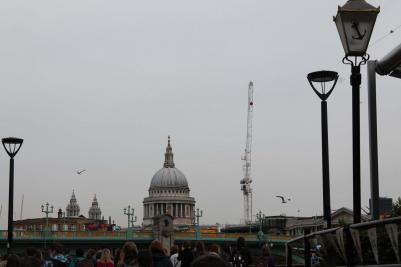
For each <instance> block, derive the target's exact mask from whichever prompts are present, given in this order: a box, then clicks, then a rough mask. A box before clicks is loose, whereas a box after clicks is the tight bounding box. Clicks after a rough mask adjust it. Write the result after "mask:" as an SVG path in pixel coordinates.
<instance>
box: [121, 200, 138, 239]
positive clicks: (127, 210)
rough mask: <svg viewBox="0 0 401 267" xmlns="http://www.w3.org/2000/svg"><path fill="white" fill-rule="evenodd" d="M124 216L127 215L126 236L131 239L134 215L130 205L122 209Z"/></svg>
mask: <svg viewBox="0 0 401 267" xmlns="http://www.w3.org/2000/svg"><path fill="white" fill-rule="evenodd" d="M124 214H125V215H127V217H128V228H127V236H128V237H129V238H132V237H133V234H132V226H133V224H134V220H133V218H134V214H135V209H134V208H131V205H128V208H124ZM135 221H136V217H135Z"/></svg>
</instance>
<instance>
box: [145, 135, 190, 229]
mask: <svg viewBox="0 0 401 267" xmlns="http://www.w3.org/2000/svg"><path fill="white" fill-rule="evenodd" d="M173 157H174V154H173V149H172V147H171V144H170V136H169V137H168V144H167V147H166V152H165V154H164V164H163V168H161V169H160V170H158V171H157V172H156V173H155V174H154V175H153V178H152V180H151V182H150V187H149V190H148V191H149V196H148V197H146V198H145V199H144V200H143V211H144V215H143V226H144V227H146V226H149V225H152V224H153V218H154V217H158V216H160V215H165V214H169V215H171V216H173V218H174V224H175V225H191V224H193V222H194V210H195V199H194V198H193V197H191V196H190V194H189V193H190V189H189V186H188V181H187V179H186V177H185V175H184V174H183V173H182V172H181V171H180V170H179V169H177V168H176V167H175V164H174V158H173Z"/></svg>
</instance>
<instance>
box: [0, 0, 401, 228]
mask: <svg viewBox="0 0 401 267" xmlns="http://www.w3.org/2000/svg"><path fill="white" fill-rule="evenodd" d="M379 2H380V3H379ZM344 3H345V1H338V0H336V1H322V0H306V1H295V0H293V1H256V0H255V1H253V0H251V1H249V0H248V1H236V0H218V1H216V0H203V1H196V2H195V1H176V0H169V1H106V0H91V1H90V0H87V1H82V0H79V1H78V0H69V1H53V0H52V1H50V0H49V1H47V0H46V1H45V0H36V1H18V0H15V1H1V2H0V36H1V41H0V90H1V97H0V122H1V128H0V129H1V131H0V135H1V136H18V137H22V138H24V139H25V141H24V144H23V147H22V149H21V150H20V152H19V154H18V155H17V157H16V163H15V168H16V171H15V216H16V217H17V218H19V213H20V203H21V196H22V194H24V195H25V203H24V212H23V217H24V218H32V217H38V216H42V214H41V213H40V206H41V205H42V204H43V203H45V202H46V201H48V202H49V203H51V204H53V205H54V206H55V208H59V207H61V208H63V209H65V207H66V205H67V203H68V201H69V199H70V196H71V192H72V189H75V192H76V196H77V200H78V202H79V204H80V206H81V212H82V213H83V214H84V215H87V211H88V208H89V206H90V204H91V201H92V198H93V195H94V194H95V193H96V194H97V196H98V200H99V204H100V206H101V209H102V212H103V214H104V215H105V217H106V218H107V217H108V216H109V215H110V216H112V217H113V218H114V219H115V220H116V222H117V223H119V224H122V225H123V226H125V224H126V223H125V221H126V218H125V216H124V215H123V213H122V209H123V207H125V206H127V205H128V204H131V205H133V206H134V207H135V209H136V212H137V215H138V218H139V221H140V222H141V221H142V200H143V198H144V197H146V196H147V195H148V192H147V190H148V187H149V184H150V180H151V178H152V176H153V174H154V173H155V172H156V171H157V170H158V169H159V168H161V167H162V163H163V159H164V158H163V153H164V151H165V146H166V142H167V135H171V136H172V146H173V152H174V153H175V163H176V167H178V168H179V169H180V170H182V171H183V172H184V174H185V175H186V177H187V179H188V182H189V186H190V188H191V195H192V196H194V197H195V198H196V201H197V206H198V207H199V208H201V209H203V210H204V218H202V222H204V223H216V222H220V223H228V222H229V223H238V222H239V221H240V219H241V218H242V216H243V210H242V206H243V202H242V201H243V198H242V192H241V191H240V185H239V181H240V179H241V178H242V162H241V160H240V159H241V155H242V154H243V150H244V148H245V134H246V108H247V103H246V102H247V85H248V82H249V81H250V80H252V81H254V85H255V89H254V90H255V91H254V103H255V105H254V139H253V140H254V141H253V155H252V158H253V162H252V164H253V165H252V170H253V181H254V182H253V188H254V201H253V203H254V212H256V211H257V210H259V209H261V210H262V211H263V212H264V213H266V214H267V215H277V214H280V213H286V214H290V215H296V214H297V210H300V215H315V214H321V213H322V204H321V202H322V190H321V139H320V101H319V99H318V97H317V96H316V95H315V94H314V93H313V91H312V90H311V88H310V87H309V84H308V83H307V80H306V74H307V73H309V72H311V71H316V70H321V69H329V70H335V71H338V72H339V74H340V76H341V78H340V82H339V84H338V85H337V87H336V89H335V91H334V92H333V94H332V95H331V97H330V99H329V101H328V102H329V103H328V112H329V140H330V171H331V173H330V174H331V197H332V208H334V209H335V208H340V207H342V206H346V207H350V208H351V207H352V146H351V142H352V140H351V139H352V138H351V89H350V86H349V73H350V69H349V66H346V65H343V64H341V63H340V61H341V59H342V57H343V49H342V46H341V44H340V40H339V37H338V33H337V31H336V28H335V25H334V23H333V21H332V16H333V15H335V14H336V12H337V5H338V4H341V5H342V4H344ZM370 3H371V4H374V5H376V6H377V5H379V4H380V6H381V13H380V14H379V17H378V20H377V23H376V27H375V30H374V33H373V36H372V41H375V40H377V39H379V38H380V37H382V36H384V35H386V34H387V33H388V32H389V31H390V30H391V29H393V28H395V27H396V26H398V25H400V24H401V19H400V16H399V14H400V11H401V1H396V0H387V1H373V0H372V1H370ZM400 40H401V29H399V30H397V31H395V33H394V34H392V35H390V36H388V37H387V38H385V39H384V40H383V41H381V42H379V43H377V44H375V45H373V46H372V47H371V48H370V49H369V53H370V54H371V57H372V58H381V57H382V56H383V55H385V54H386V53H387V52H388V51H389V50H390V49H392V48H393V47H395V46H396V45H398V44H399V43H400ZM362 72H363V84H362V88H361V101H362V103H361V122H362V123H361V132H362V137H361V140H362V142H361V147H362V203H363V205H368V199H369V162H368V154H367V153H368V151H369V147H368V138H367V136H368V135H367V134H368V126H367V94H366V75H365V73H366V68H365V67H363V68H362ZM400 87H401V83H400V81H399V80H396V79H392V78H389V77H384V78H382V77H379V78H378V119H379V122H378V126H379V153H380V154H379V157H380V166H379V167H380V193H381V195H382V196H388V197H393V198H395V197H398V196H399V195H400V188H401V187H400V185H401V182H400V174H401V158H400V154H401V140H400V136H401V122H400V120H399V118H400V117H401V105H400V104H399V100H400V99H401V88H400ZM80 168H85V169H87V172H85V173H84V174H82V175H80V176H78V175H76V174H75V170H77V169H80ZM0 177H1V180H0V181H1V182H0V185H1V186H0V203H1V204H2V206H3V213H2V215H1V218H0V226H1V227H2V228H3V229H4V227H5V226H6V221H7V205H8V157H7V155H6V153H5V152H4V151H3V152H2V153H0ZM277 194H283V195H286V196H288V197H291V198H292V199H293V200H292V201H291V202H290V203H288V204H286V205H282V204H280V201H279V200H278V199H277V198H275V197H274V196H275V195H277ZM54 216H55V214H54Z"/></svg>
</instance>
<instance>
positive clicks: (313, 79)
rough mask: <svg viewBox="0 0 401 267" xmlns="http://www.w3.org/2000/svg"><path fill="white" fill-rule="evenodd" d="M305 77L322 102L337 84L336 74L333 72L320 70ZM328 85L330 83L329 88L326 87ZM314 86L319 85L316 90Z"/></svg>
mask: <svg viewBox="0 0 401 267" xmlns="http://www.w3.org/2000/svg"><path fill="white" fill-rule="evenodd" d="M306 77H307V79H308V81H309V84H310V85H311V87H312V89H313V91H315V93H316V94H317V95H318V96H319V97H320V99H321V100H322V101H325V100H326V99H327V98H328V97H329V96H330V94H331V93H332V92H333V89H334V87H335V86H336V84H337V80H338V73H337V72H335V71H329V70H321V71H315V72H311V73H309V74H308V75H307V76H306ZM329 83H332V84H331V88H330V85H329V86H327V84H329ZM315 84H320V89H319V88H318V89H317V88H316V86H315Z"/></svg>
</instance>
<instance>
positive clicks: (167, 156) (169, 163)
mask: <svg viewBox="0 0 401 267" xmlns="http://www.w3.org/2000/svg"><path fill="white" fill-rule="evenodd" d="M173 157H174V154H173V149H172V148H171V145H170V136H168V143H167V147H166V153H164V164H163V167H164V168H174V167H175V165H174V159H173Z"/></svg>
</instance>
